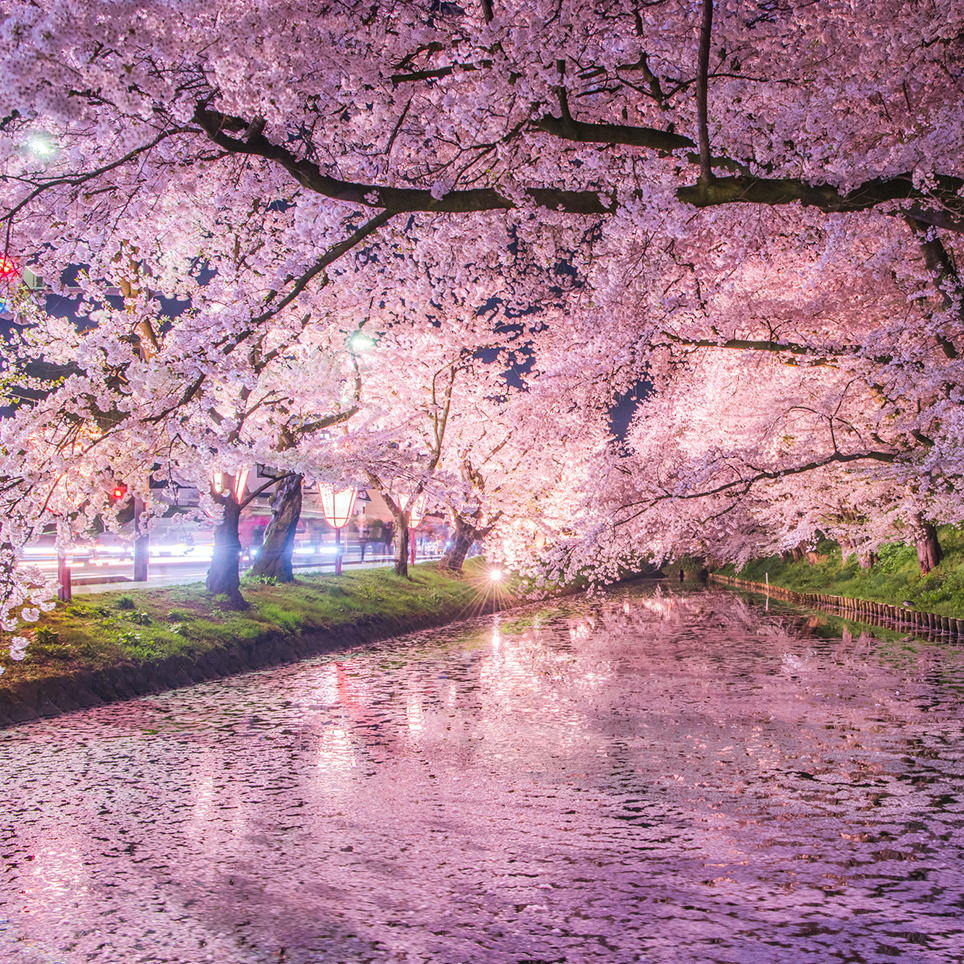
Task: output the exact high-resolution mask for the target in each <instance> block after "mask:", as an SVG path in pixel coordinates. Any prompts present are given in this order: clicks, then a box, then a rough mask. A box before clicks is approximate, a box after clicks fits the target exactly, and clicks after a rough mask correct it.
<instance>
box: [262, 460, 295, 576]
mask: <svg viewBox="0 0 964 964" xmlns="http://www.w3.org/2000/svg"><path fill="white" fill-rule="evenodd" d="M303 481H304V476H303V475H286V476H285V477H284V478H283V479H282V480H281V481H280V482H279V483H278V485H277V486H276V488H275V493H274V497H273V498H272V500H271V522H270V523H269V524H268V528H267V529H266V530H265V533H264V544H263V545H262V546H261V548H260V549H259V550H258V561H257V562H256V563H255V564H254V566H253V568H252V569H251V572H252V573H253V574H254V575H255V576H267V577H269V578H272V579H276V580H277V581H278V582H294V578H295V575H294V570H293V568H292V565H291V560H292V556H293V555H294V550H295V532H296V530H297V528H298V521H299V520H300V519H301V498H302V497H301V485H302V482H303Z"/></svg>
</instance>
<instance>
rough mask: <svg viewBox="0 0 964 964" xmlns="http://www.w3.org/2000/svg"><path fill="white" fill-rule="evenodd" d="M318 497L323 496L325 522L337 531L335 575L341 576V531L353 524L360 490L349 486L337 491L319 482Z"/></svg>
mask: <svg viewBox="0 0 964 964" xmlns="http://www.w3.org/2000/svg"><path fill="white" fill-rule="evenodd" d="M318 495H319V496H321V511H322V512H324V513H325V521H326V522H327V523H328V525H330V526H331V527H332V528H333V529H334V530H335V575H336V576H340V575H341V530H342V529H344V528H345V526H346V525H348V523H349V522H351V517H352V514H353V513H354V511H355V497H356V496H357V495H358V490H357V489H356V488H355V487H354V486H349V487H348V488H347V489H338V490H337V491H336V490H335V487H334V486H333V485H331V484H330V483H328V482H319V483H318Z"/></svg>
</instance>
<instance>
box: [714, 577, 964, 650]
mask: <svg viewBox="0 0 964 964" xmlns="http://www.w3.org/2000/svg"><path fill="white" fill-rule="evenodd" d="M710 579H711V580H712V581H713V582H719V583H722V584H723V585H726V586H734V587H736V588H738V589H749V590H751V591H752V592H759V593H764V594H765V595H768V596H774V597H775V598H777V599H785V600H786V601H787V602H793V603H800V604H802V605H804V606H817V607H819V608H820V609H827V610H830V611H832V612H834V613H840V614H841V615H843V616H845V617H847V618H849V619H853V620H854V621H855V622H861V623H871V624H873V625H876V626H884V627H885V628H888V629H909V630H912V631H913V632H915V633H920V634H921V635H925V636H953V637H956V638H957V639H964V619H957V618H955V617H953V616H938V615H937V614H936V613H925V612H921V611H920V610H918V609H909V608H907V607H906V606H891V605H888V604H887V603H879V602H873V601H872V600H870V599H852V598H850V597H849V596H832V595H830V594H829V593H821V592H796V591H795V590H793V589H784V588H783V587H782V586H772V585H769V584H766V583H762V582H750V581H749V580H746V579H737V578H736V577H735V576H723V575H720V574H719V573H715V572H714V573H710Z"/></svg>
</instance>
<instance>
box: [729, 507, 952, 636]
mask: <svg viewBox="0 0 964 964" xmlns="http://www.w3.org/2000/svg"><path fill="white" fill-rule="evenodd" d="M938 537H939V539H940V544H941V548H942V549H943V551H944V559H943V561H942V562H941V564H940V566H938V567H937V568H936V569H934V570H933V571H932V572H929V573H928V574H927V575H926V576H921V574H920V567H919V566H918V564H917V552H916V551H915V549H914V547H913V546H911V545H907V544H905V543H900V542H894V543H888V544H886V545H884V546H881V547H880V549H879V550H878V553H877V555H878V561H877V562H876V563H875V565H873V566H872V567H871V568H869V569H861V568H860V566H859V564H858V562H857V558H856V556H855V555H853V554H850V555H849V556H848V557H847V560H846V562H843V561H842V559H841V551H840V547H839V546H838V545H837V544H836V543H835V542H829V541H825V542H821V543H820V544H819V545H818V546H817V547H816V552H817V555H818V557H819V561H818V562H817V563H816V564H815V565H810V564H809V563H808V562H807V561H806V560H805V559H804V560H802V561H800V562H785V561H784V560H783V559H781V558H780V557H779V556H769V557H767V558H765V559H757V560H754V561H753V562H751V563H748V564H747V565H746V566H744V567H743V568H742V569H741V570H739V571H738V572H737V571H736V570H734V568H733V567H732V566H727V567H724V568H723V569H721V570H720V572H722V573H724V574H726V575H735V576H737V577H738V578H740V579H748V580H751V581H753V582H764V581H765V579H766V577H767V576H769V579H770V582H771V583H772V584H773V585H775V586H783V587H784V588H786V589H792V590H794V591H796V592H822V593H830V594H832V595H835V596H850V597H851V598H853V599H869V600H873V601H874V602H881V603H889V604H890V605H894V606H900V605H902V604H903V603H904V601H905V600H907V601H909V602H910V603H911V604H912V605H913V606H914V607H915V608H916V609H920V610H922V611H924V612H931V613H936V614H938V615H940V616H955V617H958V618H960V617H964V531H962V530H961V529H959V528H958V527H956V526H942V527H941V528H940V530H939V532H938Z"/></svg>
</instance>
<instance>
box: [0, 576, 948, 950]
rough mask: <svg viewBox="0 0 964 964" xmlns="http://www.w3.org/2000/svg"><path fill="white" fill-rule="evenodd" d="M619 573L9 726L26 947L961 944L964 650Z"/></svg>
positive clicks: (10, 817) (4, 760)
mask: <svg viewBox="0 0 964 964" xmlns="http://www.w3.org/2000/svg"><path fill="white" fill-rule="evenodd" d="M811 630H812V625H811V626H808V625H807V624H804V623H802V622H801V621H800V620H796V621H794V620H792V619H789V618H787V617H786V616H781V615H779V614H777V613H764V612H762V611H761V610H760V609H759V608H754V607H752V606H750V605H748V604H747V603H746V602H744V601H743V600H741V599H740V598H739V597H737V596H734V595H731V594H725V593H715V592H710V593H703V594H695V595H658V596H654V595H653V592H652V590H651V589H649V590H640V589H636V590H621V591H619V592H615V593H612V594H610V595H608V596H606V597H604V598H601V599H600V598H597V599H595V600H587V599H579V600H575V601H569V602H567V603H566V604H564V605H562V606H551V607H543V608H534V609H530V610H527V611H526V612H524V613H522V614H511V615H508V616H506V615H503V616H502V617H495V618H494V619H492V618H489V619H486V620H483V621H480V622H476V623H473V624H471V625H469V626H464V625H463V626H461V627H457V628H454V629H450V630H446V631H441V632H440V631H431V632H428V633H422V634H419V635H417V636H414V637H407V638H405V639H400V640H395V641H392V642H391V643H388V644H383V645H381V646H379V647H376V648H369V649H365V650H358V651H354V652H351V653H347V654H344V655H342V656H339V657H337V658H331V657H326V658H323V659H317V660H312V661H309V662H305V663H301V664H298V665H293V666H288V667H283V668H280V669H275V670H270V671H266V672H260V673H254V674H250V675H247V676H243V677H236V678H233V679H229V680H223V681H219V682H214V683H209V684H204V685H201V686H197V687H193V688H191V689H188V690H181V691H177V692H174V693H170V694H165V695H163V696H160V697H156V698H152V699H145V700H137V701H132V702H129V703H124V704H117V705H114V706H109V707H102V708H100V709H97V710H92V711H86V712H82V713H76V714H72V715H69V716H64V717H61V718H59V719H56V720H50V721H46V722H39V723H34V724H29V725H25V726H20V727H16V728H13V729H10V730H6V731H3V732H0V773H2V785H0V843H2V847H0V866H2V875H0V961H3V962H4V964H6V962H8V961H10V962H17V964H20V962H24V964H40V962H44V964H47V962H58V964H79V962H85V964H86V962H142V961H143V962H148V961H150V962H175V964H189V962H190V964H193V962H200V961H217V962H230V964H255V962H259V964H260V962H265V964H267V962H280V961H288V962H297V964H320V962H344V964H349V962H350V964H355V962H369V961H370V962H392V964H395V962H403V961H404V962H445V964H456V962H460V961H462V962H491V964H521V962H529V964H532V962H549V961H551V962H567V964H581V962H597V961H598V962H607V964H621V962H630V961H641V962H654V964H663V962H704V961H705V962H727V964H731V962H732V964H737V962H739V964H746V962H757V961H759V962H761V964H762V962H767V964H770V962H781V961H787V962H801V964H802V962H814V964H816V962H821V964H823V962H827V961H834V962H836V961H840V962H856V964H871V962H883V961H887V962H891V961H893V960H895V959H904V960H908V961H914V962H948V964H950V962H958V961H960V960H961V959H962V957H964V925H962V924H961V923H960V921H961V919H962V912H964V845H962V843H961V837H960V828H961V826H962V825H964V796H962V794H964V739H962V719H964V717H962V702H964V654H962V650H961V649H960V648H958V647H955V646H950V645H947V644H945V645H940V644H934V643H911V642H900V641H897V642H893V641H892V642H885V641H882V640H878V639H873V638H871V637H868V636H861V637H858V638H853V637H851V636H849V635H848V636H845V638H844V639H839V638H837V639H829V640H827V639H819V638H816V637H815V636H813V635H812V632H811Z"/></svg>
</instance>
